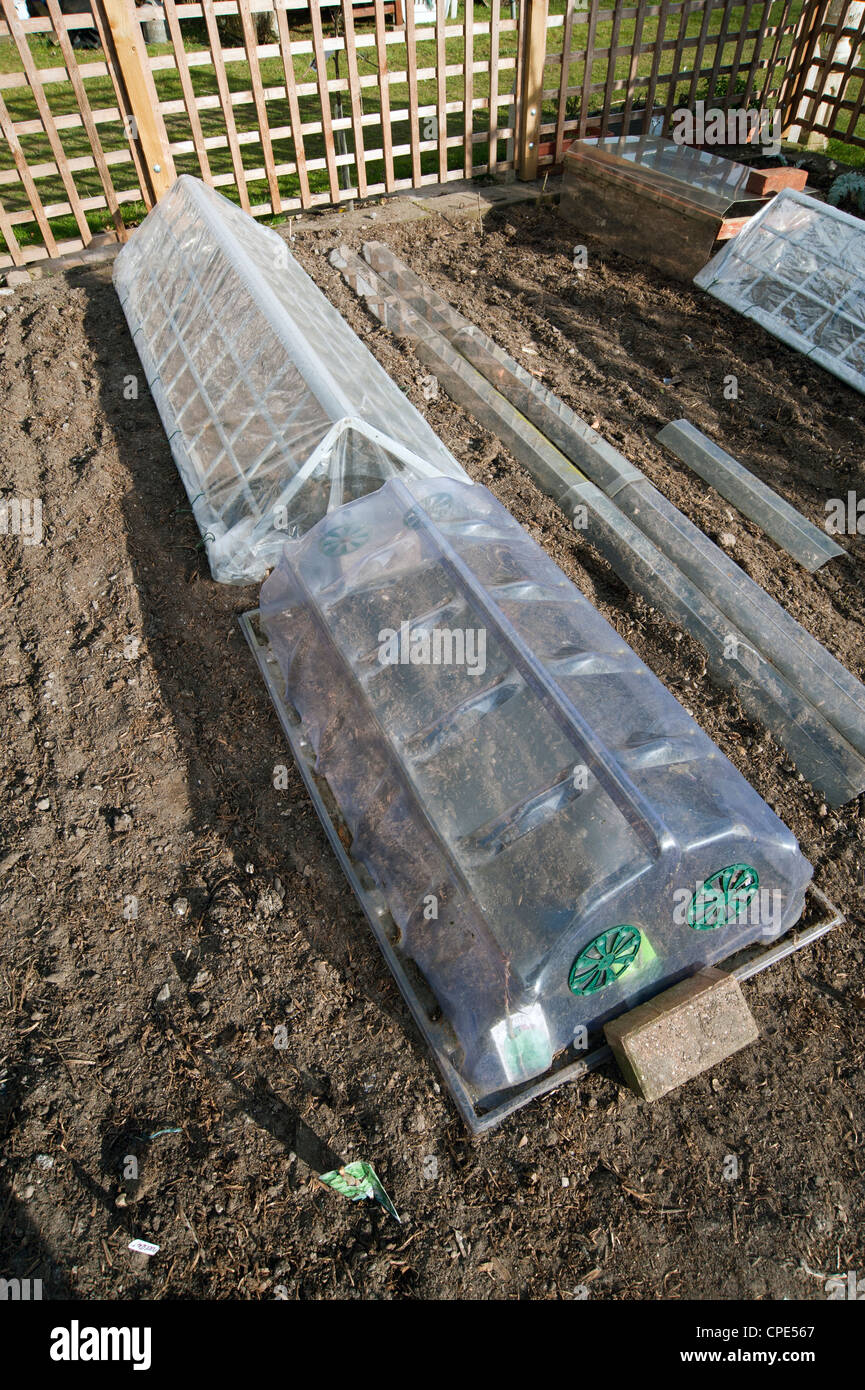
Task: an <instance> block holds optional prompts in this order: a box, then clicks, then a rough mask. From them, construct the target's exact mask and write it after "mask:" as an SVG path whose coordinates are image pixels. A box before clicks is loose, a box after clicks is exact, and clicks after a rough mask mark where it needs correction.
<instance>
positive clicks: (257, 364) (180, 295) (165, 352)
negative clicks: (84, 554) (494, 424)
mask: <svg viewBox="0 0 865 1390" xmlns="http://www.w3.org/2000/svg"><path fill="white" fill-rule="evenodd" d="M114 283H115V285H116V288H117V292H118V295H119V296H120V301H121V304H122V306H123V309H124V312H125V314H126V317H127V319H128V321H129V325H130V328H131V330H132V334H133V338H134V341H135V344H136V347H137V348H138V352H139V355H140V357H141V360H142V363H143V365H144V369H145V373H146V376H147V381H148V385H149V386H150V389H151V391H152V393H153V396H154V399H155V401H156V404H157V407H158V409H159V412H160V415H161V417H162V421H163V424H164V426H165V429H166V433H167V434H168V437H169V441H170V444H171V449H172V453H173V455H174V458H175V460H176V462H177V466H178V469H179V470H180V474H181V477H182V479H183V483H184V486H185V487H186V490H187V492H188V494H189V497H190V500H191V502H192V508H193V512H194V514H195V517H196V520H197V522H198V525H199V527H200V530H201V533H202V535H203V536H204V537H205V540H206V543H207V549H208V556H209V559H210V565H211V570H212V572H213V575H214V578H216V579H219V580H223V581H225V582H229V583H249V582H251V581H253V580H256V579H261V578H263V577H264V575H265V573H266V572H267V569H268V568H269V567H270V566H271V565H272V564H274V563H275V560H276V557H277V554H278V551H279V547H280V544H281V542H282V541H283V540H284V539H285V533H286V532H288V533H289V534H300V533H301V532H302V531H304V530H306V529H308V528H309V527H310V526H312V525H314V524H315V522H316V521H318V520H319V519H320V517H322V516H323V515H324V514H325V513H326V512H327V510H328V509H329V508H331V507H334V506H339V505H341V503H342V502H343V501H345V500H347V499H348V498H351V497H356V496H358V495H361V494H362V493H363V492H364V491H366V490H368V489H369V488H370V487H378V486H381V483H382V482H383V481H384V479H385V478H387V477H393V476H395V475H398V474H400V473H402V472H405V471H408V472H409V473H412V472H416V473H417V474H419V475H420V476H428V475H430V474H446V475H448V476H450V477H454V478H465V477H466V475H465V473H464V472H463V470H462V469H461V468H460V466H459V464H458V463H457V462H456V460H455V459H454V458H453V456H452V455H451V454H450V452H449V451H448V450H447V449H446V448H445V446H444V445H443V444H442V442H441V440H440V439H439V438H438V437H437V435H436V434H435V433H434V432H433V430H432V429H431V428H430V426H429V425H428V424H427V423H426V421H425V420H424V419H423V417H422V416H421V415H420V414H419V413H418V411H417V410H415V408H414V406H412V404H411V403H410V402H409V401H408V400H407V399H406V397H405V396H404V395H403V393H402V391H400V389H399V388H398V387H397V386H396V385H395V384H394V382H392V381H391V379H390V377H389V376H388V375H387V373H386V372H385V371H384V370H383V368H382V367H380V366H379V364H378V362H376V360H375V358H374V357H373V356H372V354H371V353H370V352H369V351H368V350H367V348H365V347H364V345H363V344H362V343H361V341H360V339H359V338H358V337H357V336H356V334H354V333H353V332H352V330H351V329H350V328H349V326H348V324H347V323H346V322H345V320H344V319H343V318H342V317H341V315H340V314H339V313H338V312H337V311H336V309H334V308H333V306H332V305H331V304H330V302H329V301H328V300H327V299H326V298H325V296H324V295H323V294H322V293H321V291H320V290H319V289H317V287H316V286H315V285H314V284H313V282H312V280H310V278H309V276H308V275H307V274H306V273H305V272H304V271H303V270H302V269H301V267H300V266H299V265H298V264H297V262H296V261H295V260H294V258H293V257H292V256H291V255H290V254H289V251H288V247H287V245H286V243H285V242H284V241H283V240H282V238H281V237H279V236H278V235H277V234H276V233H275V232H273V231H271V230H269V229H268V228H266V227H263V226H261V225H260V224H259V223H257V222H255V221H254V220H253V219H252V218H251V217H249V216H248V215H247V214H246V213H244V212H242V211H241V210H240V209H239V208H237V207H235V206H234V204H233V203H230V202H228V200H227V199H225V198H223V197H221V196H220V194H218V193H216V192H215V191H214V190H213V189H211V188H208V187H206V186H205V185H204V184H202V183H200V182H199V181H198V180H196V179H193V178H189V177H187V176H184V177H182V178H180V179H178V180H177V182H176V183H175V184H174V186H173V187H172V188H171V190H170V191H169V193H168V194H166V196H165V197H164V198H163V199H162V201H161V202H160V203H159V204H158V206H157V207H156V208H154V210H153V211H152V212H151V213H150V214H149V216H148V217H147V218H146V219H145V221H144V222H143V224H142V225H141V227H140V228H139V229H138V230H137V231H136V232H135V233H134V234H133V236H132V237H131V239H130V241H129V242H128V243H127V245H126V246H125V247H124V248H123V250H122V251H121V252H120V254H119V255H118V257H117V260H116V263H115V270H114ZM334 431H335V433H334ZM388 441H390V442H389V443H388ZM311 460H314V461H312V462H311Z"/></svg>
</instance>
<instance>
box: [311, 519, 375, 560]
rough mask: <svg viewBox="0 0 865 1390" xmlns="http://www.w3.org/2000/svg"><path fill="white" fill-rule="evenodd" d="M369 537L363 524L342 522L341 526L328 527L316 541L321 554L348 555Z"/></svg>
mask: <svg viewBox="0 0 865 1390" xmlns="http://www.w3.org/2000/svg"><path fill="white" fill-rule="evenodd" d="M368 537H369V532H368V531H367V529H366V527H365V526H352V525H351V524H350V523H349V522H344V523H343V524H342V525H341V526H330V527H328V529H327V531H326V532H325V534H324V535H323V536H322V538H321V540H320V541H319V543H318V548H319V550H320V551H321V553H322V555H348V554H349V552H350V551H352V550H357V548H358V546H360V545H363V543H364V541H365V540H367V539H368Z"/></svg>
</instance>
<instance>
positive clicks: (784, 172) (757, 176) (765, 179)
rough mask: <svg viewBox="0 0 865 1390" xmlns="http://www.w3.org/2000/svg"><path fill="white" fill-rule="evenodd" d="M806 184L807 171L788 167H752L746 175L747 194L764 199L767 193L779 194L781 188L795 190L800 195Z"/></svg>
mask: <svg viewBox="0 0 865 1390" xmlns="http://www.w3.org/2000/svg"><path fill="white" fill-rule="evenodd" d="M807 182H808V170H807V169H795V168H791V167H790V166H789V165H788V166H787V167H786V168H785V167H784V166H781V167H780V168H778V169H760V168H759V167H757V166H754V167H752V169H751V171H750V173H749V175H748V192H749V193H756V194H757V196H758V197H759V198H765V197H766V196H767V195H768V194H769V193H779V192H780V191H781V189H782V188H795V189H798V191H799V192H800V193H801V191H802V189H803V188H804V187H805V185H806V183H807Z"/></svg>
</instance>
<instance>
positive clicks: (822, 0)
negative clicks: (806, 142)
mask: <svg viewBox="0 0 865 1390" xmlns="http://www.w3.org/2000/svg"><path fill="white" fill-rule="evenodd" d="M827 9H828V0H806V2H805V4H804V5H803V6H802V12H801V14H800V15H799V20H798V22H797V24H796V28H795V30H794V33H793V45H792V48H791V50H790V54H789V56H788V58H787V65H786V72H785V73H784V79H783V81H782V83H781V90H780V91H779V93H778V109H779V110H780V112H781V133H782V135H783V136H784V139H785V140H798V138H799V135H800V134H801V130H800V126H799V123H798V122H797V121H796V117H797V113H798V112H799V108H800V105H801V102H802V93H803V92H804V91H805V89H806V87H807V86H808V80H809V77H811V76H812V72H811V64H812V61H813V58H814V54H815V52H816V51H817V46H818V44H819V42H820V25H821V24H822V22H823V20H824V18H825V14H826V10H827ZM794 123H795V124H794Z"/></svg>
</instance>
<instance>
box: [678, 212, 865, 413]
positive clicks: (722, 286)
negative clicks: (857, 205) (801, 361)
mask: <svg viewBox="0 0 865 1390" xmlns="http://www.w3.org/2000/svg"><path fill="white" fill-rule="evenodd" d="M694 284H695V285H699V286H700V288H701V289H704V290H707V291H708V293H709V294H711V295H712V296H713V297H714V298H715V299H720V300H721V302H722V303H723V304H729V306H730V307H731V308H732V309H738V311H739V312H740V313H742V314H744V315H745V316H746V318H749V319H753V320H754V322H755V323H759V324H761V325H762V327H763V328H765V329H766V330H767V331H768V332H769V333H772V334H773V335H774V336H775V337H776V338H780V339H781V341H782V342H783V343H787V345H788V346H789V347H792V348H796V349H797V350H798V351H799V352H802V353H804V354H805V356H806V357H810V358H811V359H812V361H814V362H818V363H819V364H820V366H821V367H825V368H826V370H827V371H829V372H832V374H833V375H834V376H837V377H839V378H840V379H841V381H844V382H846V383H847V385H848V386H852V387H854V389H855V390H857V391H862V392H863V393H865V222H863V221H862V219H861V218H859V217H852V216H851V215H850V214H849V213H846V212H841V211H840V210H839V209H838V208H834V207H831V206H830V205H829V204H828V203H819V202H817V201H816V199H814V198H809V197H808V196H807V194H805V193H799V192H796V191H794V190H792V189H789V188H785V189H783V190H782V191H781V192H780V193H779V194H778V196H777V198H775V199H773V201H772V202H771V203H769V204H767V206H766V207H765V208H763V209H762V211H760V212H758V213H757V215H756V217H754V218H752V219H751V221H750V222H749V223H748V225H747V226H746V227H745V228H744V230H743V231H741V232H740V233H739V235H738V236H737V237H734V238H733V240H732V241H730V242H729V243H728V244H727V246H725V247H724V249H723V250H722V251H719V253H718V255H717V256H715V257H714V258H713V259H712V260H711V261H709V264H708V265H707V266H705V267H704V268H703V269H702V270H701V271H700V273H699V274H698V275H696V276H695V277H694Z"/></svg>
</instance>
